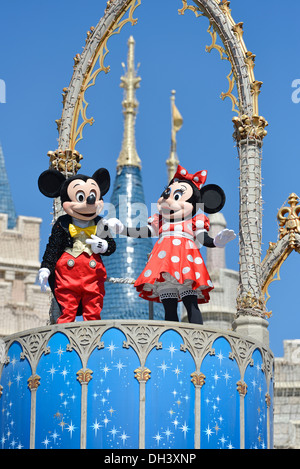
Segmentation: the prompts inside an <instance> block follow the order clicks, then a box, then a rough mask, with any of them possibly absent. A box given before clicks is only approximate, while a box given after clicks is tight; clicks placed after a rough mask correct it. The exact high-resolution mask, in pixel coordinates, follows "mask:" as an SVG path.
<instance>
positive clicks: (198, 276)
mask: <svg viewBox="0 0 300 469" xmlns="http://www.w3.org/2000/svg"><path fill="white" fill-rule="evenodd" d="M200 277H201V275H200V273H199V272H196V279H197V280H198V278H200Z"/></svg>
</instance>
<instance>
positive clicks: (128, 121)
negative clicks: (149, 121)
mask: <svg viewBox="0 0 300 469" xmlns="http://www.w3.org/2000/svg"><path fill="white" fill-rule="evenodd" d="M134 46H135V40H134V38H133V37H132V36H130V38H129V40H128V57H127V70H126V67H125V64H122V66H123V68H124V72H125V73H124V75H123V76H122V77H121V84H120V86H121V88H124V100H123V102H122V105H123V115H124V136H123V144H122V149H121V152H120V155H119V158H118V160H117V168H120V167H123V166H137V167H138V168H141V160H140V158H139V156H138V154H137V151H136V144H135V119H136V114H137V108H138V105H139V103H138V101H137V100H136V97H135V90H136V89H137V88H139V86H140V81H141V78H140V77H138V76H137V70H136V69H135V65H134Z"/></svg>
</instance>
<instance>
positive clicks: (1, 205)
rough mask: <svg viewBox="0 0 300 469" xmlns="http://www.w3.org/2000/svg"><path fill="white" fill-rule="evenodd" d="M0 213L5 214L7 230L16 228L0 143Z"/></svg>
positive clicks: (13, 207) (14, 212)
mask: <svg viewBox="0 0 300 469" xmlns="http://www.w3.org/2000/svg"><path fill="white" fill-rule="evenodd" d="M0 213H6V214H7V217H8V218H7V228H14V227H15V226H16V211H15V206H14V203H13V198H12V195H11V190H10V184H9V181H8V177H7V172H6V167H5V161H4V155H3V150H2V146H1V143H0Z"/></svg>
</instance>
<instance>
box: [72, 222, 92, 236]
mask: <svg viewBox="0 0 300 469" xmlns="http://www.w3.org/2000/svg"><path fill="white" fill-rule="evenodd" d="M69 231H70V235H71V236H72V238H74V236H77V235H79V234H81V233H82V232H83V231H84V233H85V234H86V235H87V236H88V237H89V238H90V237H91V235H92V234H93V235H95V234H96V231H97V226H96V225H93V226H88V227H87V228H80V226H76V225H72V223H70V225H69Z"/></svg>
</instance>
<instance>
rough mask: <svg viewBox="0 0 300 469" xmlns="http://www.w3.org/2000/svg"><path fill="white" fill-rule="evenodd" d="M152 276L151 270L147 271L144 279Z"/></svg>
mask: <svg viewBox="0 0 300 469" xmlns="http://www.w3.org/2000/svg"><path fill="white" fill-rule="evenodd" d="M151 274H152V271H151V270H146V272H145V273H144V277H150V275H151Z"/></svg>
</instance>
